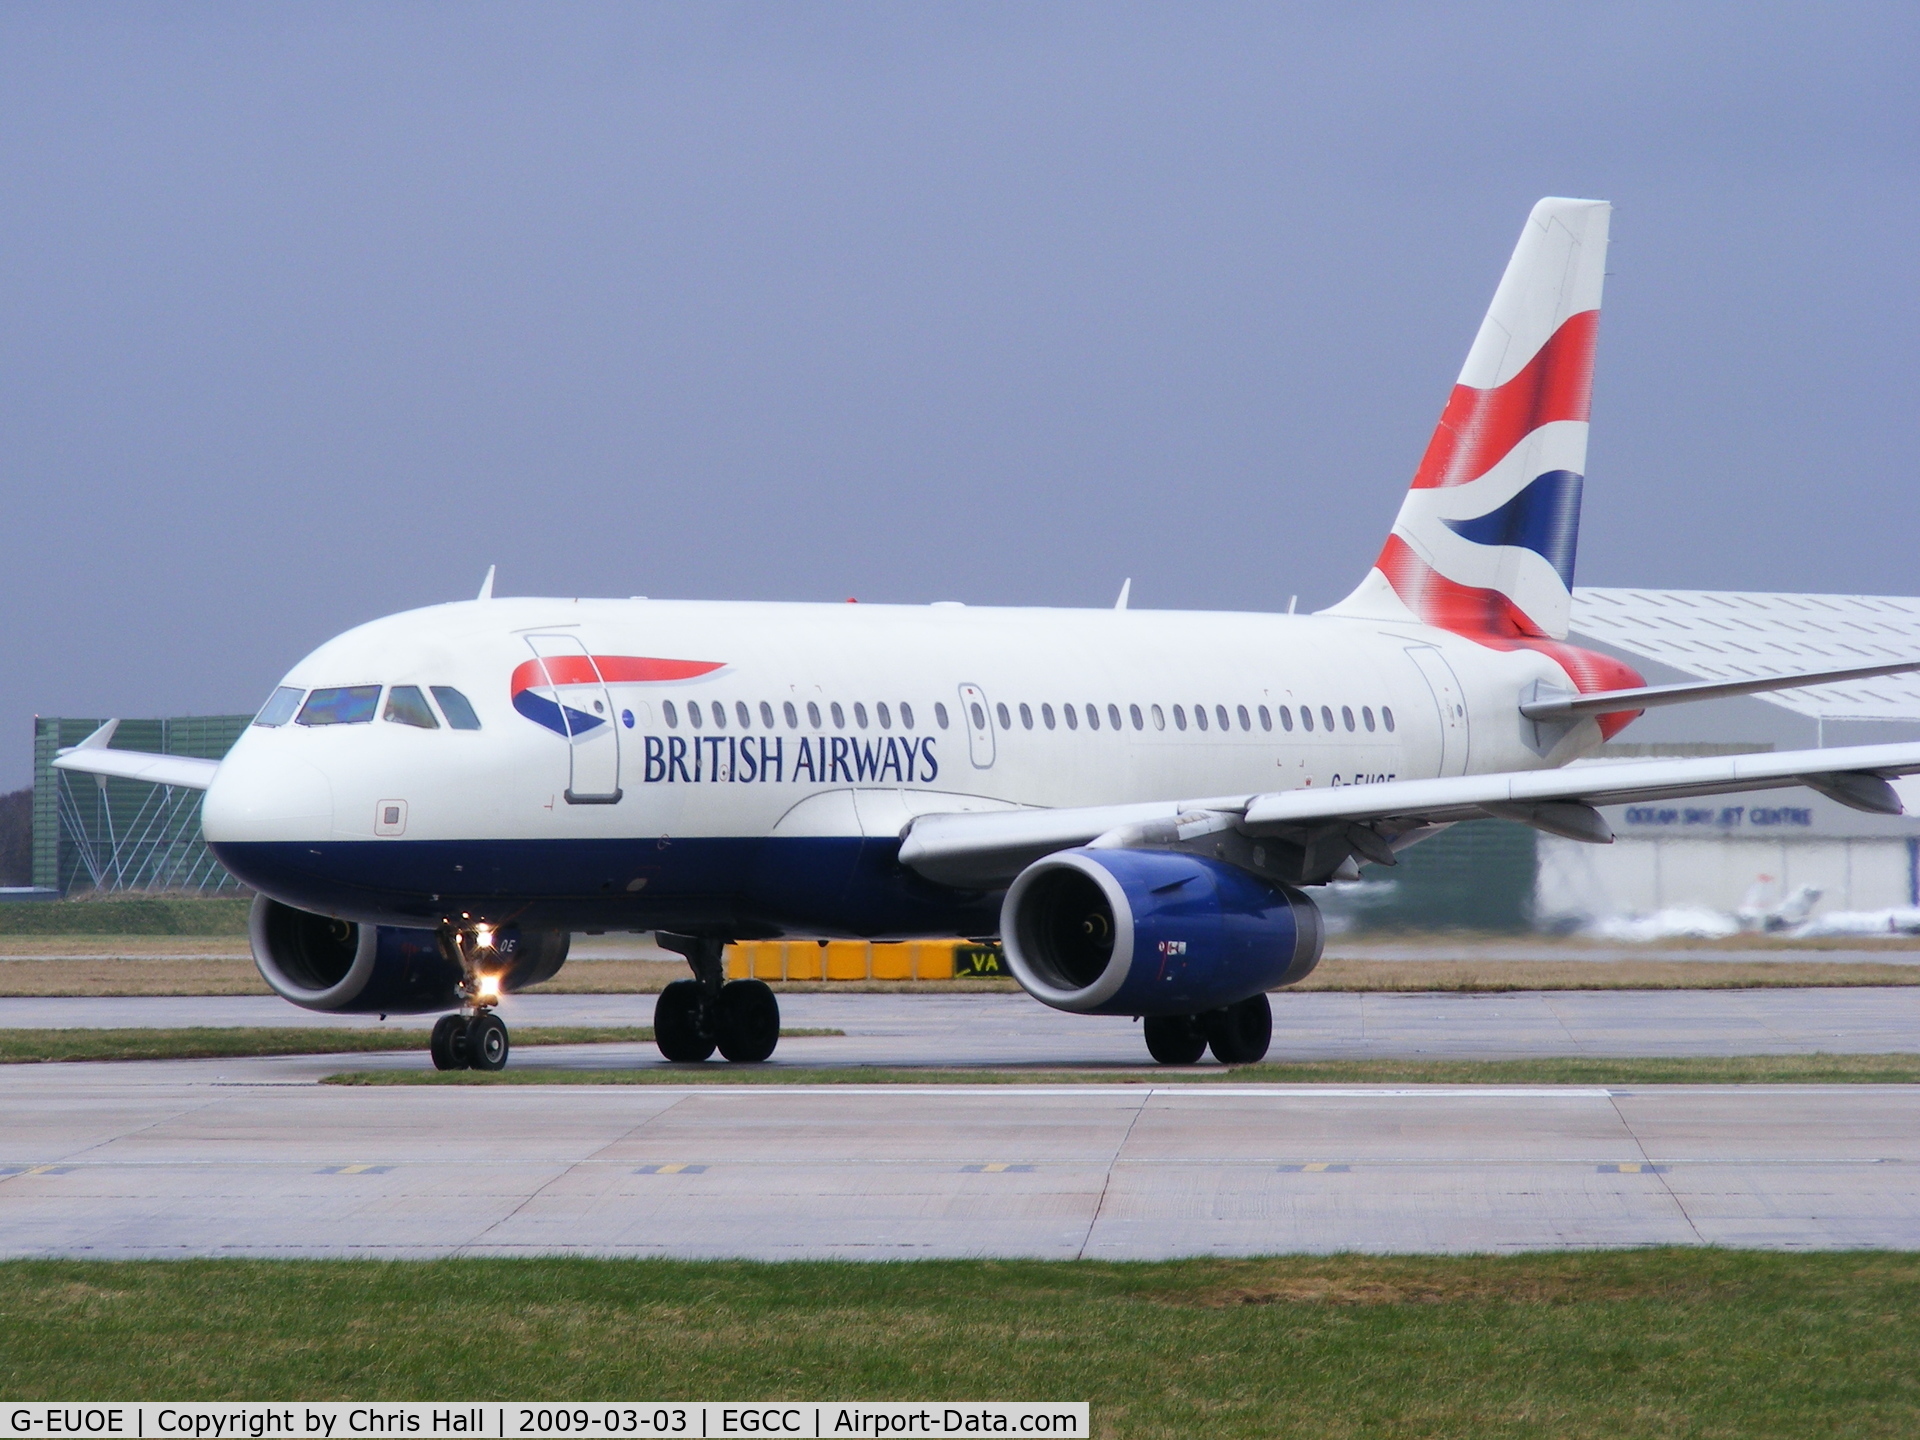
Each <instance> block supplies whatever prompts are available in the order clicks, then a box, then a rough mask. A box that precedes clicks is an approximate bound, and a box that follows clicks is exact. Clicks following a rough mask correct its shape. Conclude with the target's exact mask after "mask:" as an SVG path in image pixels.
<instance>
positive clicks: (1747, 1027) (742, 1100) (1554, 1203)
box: [0, 988, 1920, 1259]
mask: <svg viewBox="0 0 1920 1440" xmlns="http://www.w3.org/2000/svg"><path fill="white" fill-rule="evenodd" d="M651 1004H652V997H650V996H637V997H626V996H588V995H580V996H537V997H536V996H527V997H519V998H518V999H517V1000H516V1001H515V1002H514V1005H513V1019H514V1022H515V1023H517V1024H521V1025H525V1024H530V1023H542V1022H545V1023H612V1024H626V1023H636V1022H639V1023H644V1021H645V1020H646V1019H647V1018H648V1016H649V1015H650V1012H651ZM783 1009H784V1010H785V1012H786V1014H785V1018H786V1020H787V1022H788V1023H789V1024H791V1025H804V1026H834V1027H837V1028H842V1029H845V1030H847V1031H848V1032H849V1033H848V1034H847V1035H845V1036H844V1037H819V1038H807V1039H788V1040H785V1041H783V1042H782V1043H781V1048H780V1052H779V1056H780V1059H781V1061H782V1062H784V1063H786V1064H789V1065H819V1064H829V1065H863V1064H865V1065H874V1064H884V1065H946V1064H966V1063H983V1062H994V1063H1001V1064H1016V1065H1019V1064H1024V1065H1030V1066H1036V1067H1038V1066H1047V1067H1059V1066H1063V1065H1064V1066H1089V1067H1093V1066H1099V1067H1108V1066H1112V1065H1114V1064H1116V1063H1119V1064H1123V1065H1136V1064H1139V1063H1140V1062H1141V1061H1142V1060H1143V1059H1144V1053H1143V1048H1142V1046H1141V1044H1140V1041H1139V1037H1138V1034H1137V1029H1136V1027H1135V1026H1134V1025H1133V1024H1132V1023H1131V1022H1129V1021H1127V1020H1124V1019H1122V1020H1088V1019H1083V1018H1081V1017H1076V1016H1066V1015H1060V1014H1057V1013H1056V1012H1053V1011H1050V1010H1047V1009H1046V1008H1045V1007H1043V1006H1040V1005H1037V1004H1034V1003H1033V1002H1031V1001H1029V1000H1027V999H1026V998H1025V997H1024V996H1015V995H953V996H938V995H936V996H926V995H833V994H826V995H794V996H787V997H783ZM1275 1016H1276V1021H1277V1024H1276V1040H1275V1051H1274V1053H1275V1054H1277V1055H1279V1054H1284V1055H1292V1056H1302V1057H1324V1058H1335V1057H1341V1056H1347V1057H1357V1056H1375V1055H1377V1056H1390V1055H1420V1056H1456V1057H1463V1056H1464V1057H1472V1056H1485V1057H1491V1056H1497V1055H1505V1056H1521V1055H1568V1054H1580V1055H1596V1054H1692V1055H1713V1054H1743V1053H1758V1052H1763V1051H1764V1052H1769V1053H1791V1052H1799V1051H1810V1050H1854V1051H1876V1050H1895V1049H1907V1050H1911V1049H1913V1048H1915V1044H1916V1040H1915V1037H1916V1036H1920V1023H1916V1022H1920V992H1916V991H1915V990H1912V989H1906V988H1896V989H1888V990H1838V991H1834V990H1815V991H1775V990H1768V991H1661V992H1638V993H1636V992H1577V991H1575V992H1551V993H1545V994H1531V995H1527V994H1522V995H1457V996H1456V995H1417V996H1416V995H1399V996H1396V995H1376V994H1358V995H1356V994H1311V995H1283V996H1278V997H1276V1003H1275ZM319 1018H321V1017H311V1016H306V1015H305V1014H304V1012H300V1011H296V1010H294V1009H293V1008H292V1007H290V1006H285V1005H282V1004H281V1003H280V1002H278V1001H274V1000H271V999H255V998H252V997H231V998H220V999H209V1000H180V999H172V998H156V999H130V1000H37V999H9V1000H5V1001H0V1026H17V1025H23V1024H48V1025H74V1024H94V1025H125V1024H168V1025H171V1024H180V1023H195V1022H197V1023H218V1024H257V1023H272V1024H287V1023H298V1022H299V1021H300V1020H302V1019H319ZM532 1058H533V1057H532V1056H531V1055H530V1054H529V1053H526V1052H523V1053H522V1054H521V1055H519V1056H518V1057H517V1060H516V1063H523V1064H524V1063H529V1062H530V1060H531V1059H532ZM538 1058H539V1062H540V1063H541V1064H542V1065H555V1066H560V1067H563V1068H564V1067H579V1068H589V1067H598V1066H607V1065H615V1066H633V1065H651V1064H656V1063H658V1055H657V1052H655V1051H654V1050H653V1048H652V1047H651V1046H642V1045H627V1044H615V1045H598V1046H556V1047H550V1048H547V1049H543V1050H541V1051H540V1052H539V1056H538ZM716 1063H718V1062H716ZM425 1065H426V1059H425V1056H424V1055H423V1054H421V1053H419V1052H401V1053H388V1054H378V1055H348V1056H287V1057H276V1058H269V1059H257V1060H199V1061H164V1062H140V1063H127V1064H75V1065H6V1066H0V1255H4V1256H10V1257H17V1256H53V1255H70V1256H102V1257H105V1256H114V1257H126V1256H186V1255H250V1256H295V1255H318V1256H349V1255H366V1256H396V1257H398V1256H431V1255H462V1254H500V1255H518V1254H533V1253H546V1252H570V1253H584V1254H606V1255H677V1256H693V1257H697V1256H748V1257H759V1258H797V1257H820V1256H840V1257H861V1258H886V1259H894V1258H911V1257H917V1256H1042V1257H1072V1256H1090V1257H1098V1258H1108V1259H1147V1258H1157V1257H1163V1256H1173V1255H1189V1254H1262V1253H1273V1252H1280V1251H1333V1250H1349V1249H1351V1250H1367V1251H1441V1252H1445V1251H1452V1252H1458V1251H1506V1250H1523V1249H1541V1248H1548V1249H1555V1248H1591V1247H1595V1246H1619V1245H1641V1244H1719V1245H1757V1246H1768V1247H1777V1248H1788V1249H1800V1248H1835V1247H1854V1246H1869V1247H1875V1246H1878V1247H1900V1248H1906V1247H1916V1246H1920V1087H1915V1086H1861V1085H1836V1086H1792V1087H1789V1086H1666V1087H1658V1086H1655V1087H1633V1088H1627V1089H1617V1090H1610V1089H1603V1088H1590V1087H1549V1086H1541V1087H1464V1086H1455V1087H1448V1086H1415V1087H1408V1086H1399V1087H1396V1086H1253V1085H1234V1084H1232V1083H1231V1082H1223V1083H1215V1084H1211V1085H1206V1086H1194V1085H1188V1086H1183V1087H1182V1086H1168V1085H1161V1086H1157V1087H1156V1086H1155V1085H1153V1084H1151V1083H1140V1084H1102V1085H1083V1086H1072V1085H1044V1084H1023V1085H992V1086H960V1085H924V1086H921V1085H915V1086H893V1087H888V1086H867V1085H857V1084H855V1085H836V1086H830V1087H829V1086H820V1087H809V1086H804V1085H791V1086H786V1085H765V1086H758V1085H756V1086H726V1087H720V1086H707V1087H702V1086H693V1085H652V1086H640V1087H632V1086H620V1087H611V1086H602V1087H594V1086H568V1085H554V1086H546V1085H542V1086H527V1087H489V1088H483V1089H482V1088H475V1089H468V1088H459V1089H439V1088H418V1089H416V1088H405V1087H402V1088H386V1087H380V1088H343V1087H334V1086H320V1085H317V1084H316V1083H315V1082H316V1081H317V1080H318V1079H319V1078H320V1077H322V1076H324V1075H327V1074H330V1073H332V1072H334V1071H337V1070H340V1069H343V1068H355V1069H360V1068H373V1067H387V1066H399V1067H421V1068H424V1066H425ZM1148 1073H1150V1072H1147V1073H1143V1075H1142V1078H1143V1080H1146V1079H1147V1078H1148Z"/></svg>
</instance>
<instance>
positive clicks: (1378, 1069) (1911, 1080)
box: [321, 1054, 1920, 1085]
mask: <svg viewBox="0 0 1920 1440" xmlns="http://www.w3.org/2000/svg"><path fill="white" fill-rule="evenodd" d="M321 1083H322V1084H326V1085H688V1084H710V1085H1140V1084H1154V1085H1163V1084H1164V1085H1207V1084H1221V1083H1226V1084H1231V1085H1247V1084H1261V1085H1301V1084H1359V1085H1387V1084H1409V1085H1825V1084H1854V1085H1911V1084H1916V1083H1920V1054H1911V1055H1910V1054H1881V1055H1825V1054H1816V1055H1730V1056H1686V1057H1678V1058H1669V1057H1658V1056H1656V1057H1649V1058H1645V1059H1642V1058H1638V1057H1634V1056H1618V1057H1611V1056H1595V1057H1585V1056H1581V1057H1573V1058H1559V1057H1553V1056H1547V1057H1542V1058H1540V1059H1532V1060H1323V1061H1311V1062H1306V1063H1301V1064H1286V1063H1283V1062H1271V1061H1270V1062H1267V1063H1263V1064H1260V1065H1237V1066H1234V1067H1232V1068H1231V1069H1228V1068H1225V1067H1221V1066H1212V1065H1210V1066H1205V1067H1195V1068H1193V1069H1190V1070H1189V1069H1184V1068H1177V1067H1172V1066H1158V1065H1151V1064H1144V1063H1143V1064H1142V1065H1141V1066H1140V1067H1139V1068H1137V1069H1136V1068H1124V1069H1123V1068H1116V1067H1102V1068H1097V1069H1096V1068H1092V1067H1088V1068H1084V1069H1074V1070H1046V1069H1038V1068H1036V1069H1016V1068H1008V1067H996V1068H989V1067H984V1066H983V1067H980V1068H978V1069H971V1068H968V1069H962V1068H952V1069H935V1068H932V1067H929V1068H926V1069H912V1070H904V1069H888V1068H883V1067H881V1066H835V1067H830V1068H829V1067H819V1068H805V1067H801V1066H779V1065H727V1064H724V1063H717V1064H706V1065H657V1066H652V1067H650V1068H648V1069H645V1070H584V1069H583V1070H562V1069H554V1068H547V1069H542V1068H541V1067H539V1066H535V1065H520V1066H513V1065H509V1066H508V1067H507V1068H506V1069H505V1070H502V1071H498V1072H496V1073H492V1074H487V1073H482V1072H476V1071H471V1070H450V1071H447V1072H445V1073H444V1074H443V1073H440V1072H438V1071H419V1070H408V1071H399V1070H349V1071H344V1072H342V1073H340V1074H338V1075H329V1076H327V1077H326V1079H325V1080H323V1081H322V1082H321Z"/></svg>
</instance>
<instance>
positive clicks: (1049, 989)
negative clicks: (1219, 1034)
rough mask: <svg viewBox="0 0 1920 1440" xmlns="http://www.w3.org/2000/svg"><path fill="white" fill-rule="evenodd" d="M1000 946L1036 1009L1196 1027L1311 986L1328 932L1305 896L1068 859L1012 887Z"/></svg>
mask: <svg viewBox="0 0 1920 1440" xmlns="http://www.w3.org/2000/svg"><path fill="white" fill-rule="evenodd" d="M1000 937H1001V940H1002V941H1003V942H1004V943H1005V945H1006V950H1007V962H1008V964H1009V965H1010V966H1011V967H1012V969H1013V973H1014V978H1016V979H1017V980H1019V982H1020V984H1021V986H1022V987H1023V988H1024V989H1025V990H1026V992H1027V993H1028V994H1029V995H1031V996H1033V998H1034V999H1036V1000H1039V1001H1042V1002H1044V1003H1045V1004H1048V1005H1051V1006H1053V1007H1054V1008H1055V1009H1057V1010H1073V1011H1077V1012H1079V1013H1080V1014H1083V1015H1191V1014H1197V1013H1199V1012H1201V1011H1203V1010H1214V1009H1218V1008H1219V1007H1220V1006H1223V1005H1231V1004H1232V1003H1233V1002H1234V1001H1236V1000H1244V999H1246V998H1247V997H1248V996H1250V995H1258V994H1261V993H1262V992H1264V991H1267V990H1271V989H1273V988H1274V987H1275V986H1276V985H1290V984H1292V983H1293V982H1294V981H1296V980H1304V979H1305V978H1306V977H1307V975H1308V973H1309V972H1311V971H1312V969H1313V967H1314V966H1315V965H1317V964H1319V963H1320V950H1321V946H1322V944H1323V943H1324V940H1325V931H1324V929H1323V927H1322V926H1321V923H1320V911H1319V909H1318V908H1317V907H1316V906H1315V905H1314V903H1313V901H1311V900H1309V899H1308V898H1307V897H1306V896H1305V895H1302V894H1301V893H1300V892H1299V891H1298V890H1292V889H1289V888H1287V887H1286V886H1284V885H1271V884H1268V883H1267V882H1266V881H1264V880H1262V879H1260V878H1259V877H1258V876H1255V875H1251V874H1249V873H1248V872H1247V871H1245V870H1240V869H1236V868H1235V867H1234V866H1231V865H1227V864H1224V863H1222V862H1220V861H1218V860H1204V859H1201V858H1200V857H1198V856H1194V855H1182V854H1179V853H1178V852H1175V851H1168V850H1062V851H1060V852H1059V853H1058V854H1055V855H1049V856H1047V857H1046V858H1045V859H1042V860H1036V861H1035V862H1034V863H1033V864H1031V865H1029V866H1028V867H1027V868H1026V869H1025V870H1023V871H1021V872H1020V876H1019V878H1018V879H1016V880H1015V881H1014V882H1013V885H1012V887H1011V888H1010V889H1009V890H1008V891H1007V898H1006V902H1005V903H1004V904H1003V905H1002V907H1001V910H1000Z"/></svg>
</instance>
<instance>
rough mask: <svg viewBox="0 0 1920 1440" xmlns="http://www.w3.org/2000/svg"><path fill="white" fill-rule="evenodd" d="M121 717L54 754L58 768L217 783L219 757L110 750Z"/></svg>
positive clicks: (190, 786)
mask: <svg viewBox="0 0 1920 1440" xmlns="http://www.w3.org/2000/svg"><path fill="white" fill-rule="evenodd" d="M119 725H120V722H119V721H118V720H109V721H107V723H106V724H104V725H102V726H101V727H100V728H99V729H98V730H96V731H94V732H93V734H91V735H89V736H87V738H86V739H84V740H82V741H81V742H80V743H79V744H78V745H71V746H68V747H67V748H66V749H65V750H62V751H61V752H60V753H59V754H58V755H57V756H55V757H54V761H53V768H54V769H56V770H78V771H80V772H81V773H83V774H86V775H107V776H113V777H115V778H118V779H122V780H145V781H147V782H148V783H149V784H153V785H178V786H180V787H181V788H183V789H187V790H204V789H206V788H207V787H208V786H209V785H211V784H213V776H214V772H215V771H217V770H218V769H219V768H220V762H219V761H218V760H198V759H195V758H194V757H193V756H191V755H153V754H149V753H147V752H146V751H143V750H109V749H108V748H107V742H108V741H110V740H111V739H113V732H114V731H115V730H116V729H118V728H119Z"/></svg>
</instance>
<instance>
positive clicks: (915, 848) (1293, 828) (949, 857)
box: [900, 743, 1920, 888]
mask: <svg viewBox="0 0 1920 1440" xmlns="http://www.w3.org/2000/svg"><path fill="white" fill-rule="evenodd" d="M1912 774H1920V743H1908V744H1900V745H1855V746H1849V747H1846V748H1842V749H1833V750H1789V751H1781V752H1777V753H1771V754H1759V755H1724V756H1711V757H1705V758H1701V759H1679V760H1634V761H1624V762H1621V763H1618V764H1601V765H1574V766H1568V767H1566V768H1563V769H1558V770H1517V771H1508V772H1505V773H1502V774H1495V775H1461V776H1453V777H1449V778H1446V779H1440V780H1388V781H1385V782H1382V783H1381V784H1377V785H1345V786H1338V787H1331V788H1328V789H1318V788H1313V787H1309V788H1304V789H1299V790H1286V791H1277V792H1273V793H1270V794H1264V795H1240V796H1224V797H1216V798H1213V799H1203V800H1186V801H1165V802H1156V803H1152V804H1141V805H1110V806H1094V807H1088V808H1083V809H1062V810H1012V811H996V812H990V813H985V814H970V815H954V814H943V815H922V816H919V817H917V818H916V819H915V820H914V821H913V822H912V824H911V826H910V827H909V829H908V830H907V832H906V834H905V836H904V839H903V841H902V844H901V847H900V861H901V863H902V864H903V865H906V866H908V867H909V868H910V869H913V870H915V871H917V872H918V873H920V874H922V875H924V876H926V877H927V878H928V879H930V880H935V881H938V882H940V883H942V884H947V885H962V886H968V887H974V888H991V887H994V886H998V885H1002V884H1005V883H1007V882H1009V881H1011V880H1012V879H1013V877H1014V876H1015V875H1017V874H1019V873H1020V871H1021V870H1023V869H1024V868H1025V867H1026V866H1027V865H1029V864H1031V863H1032V862H1033V861H1035V860H1037V859H1039V858H1040V857H1041V856H1042V855H1046V854H1050V853H1052V852H1053V851H1055V850H1063V849H1068V848H1071V847H1073V846H1076V845H1093V844H1100V845H1105V846H1121V847H1126V846H1130V845H1143V846H1166V845H1179V844H1183V843H1185V842H1188V841H1191V840H1194V839H1196V838H1198V837H1200V836H1204V835H1209V834H1217V833H1218V832H1221V831H1226V830H1232V831H1234V832H1237V833H1238V835H1240V836H1242V837H1251V838H1255V839H1257V838H1262V837H1274V838H1281V839H1287V840H1291V841H1293V842H1295V843H1299V844H1301V845H1302V846H1303V847H1305V849H1306V850H1307V851H1308V852H1309V854H1310V855H1313V856H1317V857H1318V859H1310V860H1309V861H1308V869H1309V870H1319V869H1324V870H1326V871H1327V872H1328V874H1330V873H1331V871H1332V870H1333V869H1334V868H1335V867H1337V866H1338V865H1339V864H1340V863H1341V862H1343V861H1345V860H1347V859H1349V858H1357V859H1361V860H1372V861H1377V862H1379V863H1383V864H1392V863H1393V849H1394V846H1395V843H1396V842H1398V841H1401V840H1402V839H1403V838H1404V839H1405V840H1406V841H1407V843H1411V841H1412V840H1413V839H1415V838H1419V837H1418V835H1416V833H1415V832H1422V833H1425V832H1427V831H1428V828H1429V827H1432V826H1438V825H1447V824H1451V823H1453V822H1454V821H1457V820H1478V819H1486V818H1489V817H1497V818H1501V819H1509V820H1520V821H1523V822H1525V823H1527V824H1530V825H1533V826H1535V827H1536V828H1538V829H1541V830H1545V831H1548V832H1549V833H1552V834H1556V835H1565V836H1567V837H1569V838H1571V839H1577V840H1586V841H1593V842H1597V843H1604V842H1606V841H1609V840H1611V839H1612V838H1613V832H1612V831H1611V830H1610V829H1608V827H1607V824H1606V821H1605V820H1604V819H1603V818H1602V817H1601V816H1600V814H1599V813H1598V812H1597V811H1596V810H1595V809H1594V808H1593V807H1594V806H1596V805H1622V804H1632V803H1635V802H1639V801H1649V800H1682V799H1688V798H1691V797H1694V796H1700V795H1725V794H1734V793H1738V792H1741V791H1747V790H1773V789H1781V788H1785V787H1787V786H1794V785H1804V786H1807V787H1809V788H1810V789H1813V790H1817V791H1819V792H1820V793H1821V794H1823V795H1826V796H1827V797H1828V798H1829V799H1833V800H1837V801H1839V802H1840V803H1841V804H1843V805H1850V806H1852V807H1853V808H1854V809H1856V810H1865V811H1869V812H1872V813H1876V814H1883V815H1898V814H1900V813H1902V810H1901V805H1900V798H1899V796H1898V795H1896V794H1895V793H1894V791H1893V787H1892V786H1891V785H1889V784H1888V783H1887V781H1888V779H1889V778H1890V777H1893V776H1899V775H1912ZM1318 878H1320V879H1325V878H1327V875H1326V874H1322V875H1320V876H1319V877H1318ZM1312 883H1317V882H1312Z"/></svg>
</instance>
